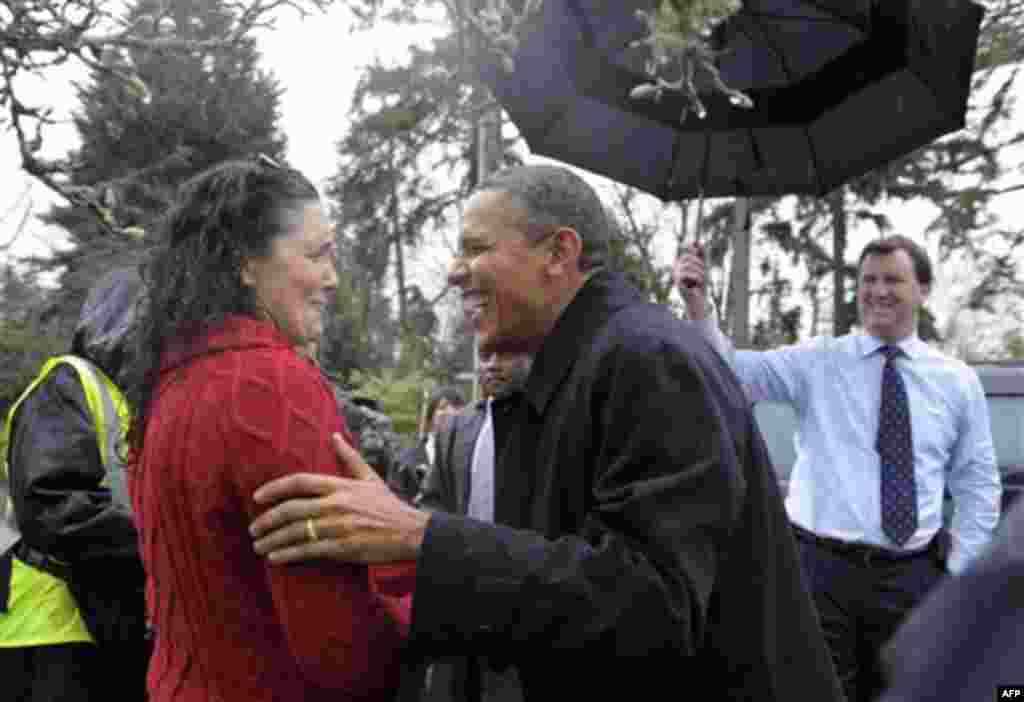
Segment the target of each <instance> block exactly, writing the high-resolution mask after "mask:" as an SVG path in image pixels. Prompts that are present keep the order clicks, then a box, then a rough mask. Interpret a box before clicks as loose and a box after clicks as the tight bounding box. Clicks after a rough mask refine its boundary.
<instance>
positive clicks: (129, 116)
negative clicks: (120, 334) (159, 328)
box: [44, 0, 285, 323]
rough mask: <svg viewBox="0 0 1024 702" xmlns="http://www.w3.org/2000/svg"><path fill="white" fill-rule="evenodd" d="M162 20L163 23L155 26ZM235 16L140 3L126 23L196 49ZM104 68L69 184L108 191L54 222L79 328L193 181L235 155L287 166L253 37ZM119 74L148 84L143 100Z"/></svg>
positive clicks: (181, 3)
mask: <svg viewBox="0 0 1024 702" xmlns="http://www.w3.org/2000/svg"><path fill="white" fill-rule="evenodd" d="M157 16H159V18H160V19H159V21H152V20H151V19H150V18H153V17H157ZM236 22H237V18H236V17H235V16H234V14H233V12H232V10H231V9H230V4H228V3H227V2H224V0H212V1H207V0H141V2H139V3H138V4H136V5H135V6H133V7H132V8H131V9H130V10H129V11H128V14H127V15H126V17H125V23H126V24H128V25H130V26H132V27H134V31H135V32H136V34H137V35H138V36H139V37H142V38H146V39H154V40H155V39H157V38H159V37H161V36H163V35H164V34H166V33H168V32H173V33H174V35H175V36H176V37H178V38H179V39H180V40H182V41H186V42H198V43H202V42H207V41H210V40H211V39H212V38H214V37H218V36H223V35H224V34H226V33H228V32H229V31H230V30H231V28H232V27H233V26H235V24H236ZM106 51H107V54H108V55H107V56H106V58H105V68H104V69H95V70H94V71H93V72H92V74H91V76H90V81H89V83H88V84H87V85H85V86H84V87H81V88H80V89H79V99H80V107H79V108H78V110H77V111H76V113H75V116H74V123H75V127H76V129H77V131H78V134H79V137H80V139H81V146H80V147H79V148H78V149H77V150H75V151H74V152H73V153H72V154H70V156H69V158H68V161H69V162H70V163H71V164H73V167H72V169H71V170H70V172H69V173H68V174H67V175H68V181H67V182H68V183H69V184H70V186H71V187H75V188H80V189H85V190H90V191H92V190H97V191H99V192H100V193H101V200H100V203H99V205H100V207H99V212H100V215H101V217H102V218H104V219H105V220H106V224H107V225H109V224H111V223H114V222H116V223H117V224H118V225H119V226H120V229H119V230H118V233H117V234H115V235H113V236H112V235H111V234H110V231H109V226H104V225H105V223H104V222H103V221H99V220H98V219H97V218H96V216H95V212H94V207H92V206H90V205H83V204H77V205H73V204H69V205H61V206H57V207H54V208H53V209H52V210H51V211H50V213H49V214H48V215H46V217H45V218H44V219H45V220H47V221H49V222H50V223H52V224H55V225H59V226H61V227H63V228H64V229H66V230H67V231H68V233H69V238H70V241H71V243H72V247H71V248H70V249H69V250H67V251H62V252H59V253H57V254H56V255H55V256H54V257H53V258H52V259H51V260H50V261H49V262H48V263H47V264H46V265H47V266H48V267H50V268H51V269H53V270H62V273H61V278H60V288H61V295H60V297H59V299H58V305H59V309H60V313H61V315H60V316H61V317H62V319H64V320H65V322H67V323H72V322H73V320H74V318H75V317H76V316H77V309H78V306H79V305H80V303H81V301H82V300H83V299H84V295H85V293H86V291H87V288H88V286H89V285H90V284H91V282H92V281H93V280H96V278H97V277H98V276H99V273H100V272H102V271H103V270H105V269H107V268H109V267H111V266H113V265H117V264H119V263H125V262H130V261H132V260H133V259H134V258H135V257H136V256H137V255H138V254H139V253H140V252H141V251H142V250H144V249H145V248H146V247H147V246H148V245H149V244H150V243H151V242H150V239H149V238H148V236H147V232H149V231H151V230H152V228H153V226H154V224H155V223H156V221H157V220H158V218H159V217H160V216H161V215H162V213H163V212H164V210H165V209H166V207H167V205H168V204H169V202H170V201H171V200H172V198H173V196H174V193H175V190H176V188H177V186H178V185H179V184H180V183H181V182H183V181H184V180H185V179H187V178H188V177H190V176H192V175H193V174H195V173H197V172H199V171H201V170H203V169H205V168H206V167H208V166H209V165H211V164H213V163H217V162H219V161H222V160H224V159H226V158H232V157H241V156H244V155H246V154H251V153H255V152H262V153H265V154H267V155H269V156H270V157H272V158H274V159H281V158H282V154H283V153H284V148H285V141H284V138H283V137H282V136H281V135H280V134H279V133H278V130H277V118H278V97H279V95H280V89H279V88H278V85H277V83H276V81H275V80H274V79H273V77H272V76H271V75H269V74H268V73H265V72H263V71H261V70H260V69H259V66H258V64H259V58H260V56H259V53H258V51H257V50H256V48H255V41H254V40H253V39H252V37H249V36H241V37H238V38H237V39H236V40H235V41H233V42H232V44H231V46H230V47H229V48H225V49H224V50H222V51H219V52H217V53H216V54H208V53H203V52H198V51H196V52H191V53H184V52H178V53H171V54H166V53H156V52H153V51H150V50H148V49H144V48H139V49H136V48H128V49H124V50H117V49H107V50H106ZM111 70H115V71H119V72H121V73H124V74H128V73H130V74H131V75H133V76H136V77H137V78H138V80H139V81H141V82H142V83H144V84H145V85H146V86H147V91H146V94H145V95H144V96H143V95H140V94H139V93H138V92H137V91H136V90H135V89H134V88H133V87H132V84H131V83H128V82H126V81H124V80H122V79H120V78H118V77H115V76H114V75H112V73H111Z"/></svg>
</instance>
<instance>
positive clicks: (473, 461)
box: [418, 351, 530, 702]
mask: <svg viewBox="0 0 1024 702" xmlns="http://www.w3.org/2000/svg"><path fill="white" fill-rule="evenodd" d="M478 370H479V379H480V389H481V393H482V395H483V397H484V399H482V400H480V401H479V402H477V403H476V404H475V405H474V406H473V407H472V408H470V409H468V410H466V411H463V412H461V413H460V414H457V415H453V416H452V417H451V419H450V420H449V422H448V426H447V427H446V428H445V429H444V430H443V431H442V433H441V434H439V435H438V438H437V445H436V453H435V461H434V467H433V470H431V471H430V473H428V475H427V478H426V480H425V481H424V487H423V492H422V493H421V495H420V499H419V502H418V504H419V506H420V507H422V508H423V509H428V510H443V511H445V512H451V513H452V514H462V515H466V514H468V515H469V516H471V517H473V518H476V519H483V520H485V521H494V511H493V501H494V490H493V486H494V482H495V481H494V469H495V465H494V463H495V462H494V456H495V455H499V454H500V453H501V447H502V445H503V443H504V441H505V439H506V438H507V437H508V434H509V431H510V429H511V427H509V422H511V421H513V419H514V416H515V410H516V403H518V402H520V401H521V400H522V396H523V395H522V391H523V384H524V383H525V382H526V377H527V375H529V372H530V356H529V354H525V353H500V352H490V351H481V352H480V354H479V365H478ZM488 424H489V426H488ZM488 441H490V443H491V446H490V448H489V449H488V447H486V446H484V445H483V444H484V443H485V442H488ZM481 493H489V494H481ZM488 505H490V506H491V509H490V513H488V509H487V508H488ZM477 689H479V690H480V696H479V699H482V700H483V701H484V702H515V701H516V700H520V699H522V694H521V691H520V690H519V686H518V681H517V680H516V679H515V674H514V672H513V671H512V670H511V669H508V668H506V669H505V670H503V671H494V670H490V669H489V668H488V666H487V663H486V661H485V660H483V659H480V658H477V657H466V658H461V659H459V660H456V661H454V662H451V663H439V664H436V665H434V666H432V667H431V669H430V672H429V674H428V676H427V684H426V694H425V699H426V700H427V701H428V702H442V701H445V702H446V701H448V700H459V701H462V700H474V699H478V698H477V696H476V693H475V690H477Z"/></svg>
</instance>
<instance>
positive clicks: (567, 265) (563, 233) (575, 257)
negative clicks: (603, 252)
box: [549, 227, 583, 275]
mask: <svg viewBox="0 0 1024 702" xmlns="http://www.w3.org/2000/svg"><path fill="white" fill-rule="evenodd" d="M551 239H552V245H551V260H550V263H549V270H550V271H551V272H552V273H554V274H562V275H564V274H565V273H566V272H567V271H578V270H579V262H580V256H582V255H583V238H582V237H581V236H580V235H579V232H577V231H576V230H575V229H573V228H572V227H562V228H561V229H559V230H558V231H556V232H555V233H554V235H552V237H551Z"/></svg>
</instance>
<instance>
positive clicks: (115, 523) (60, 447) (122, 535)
mask: <svg viewBox="0 0 1024 702" xmlns="http://www.w3.org/2000/svg"><path fill="white" fill-rule="evenodd" d="M10 466H11V496H12V499H13V501H14V509H15V514H16V515H17V518H18V527H19V529H20V530H21V533H22V536H23V538H24V539H25V540H26V542H27V543H29V544H30V545H32V546H33V547H35V548H37V549H39V550H41V551H43V552H45V553H48V554H50V555H52V556H54V557H55V558H58V559H60V560H62V561H65V562H68V563H72V564H75V563H84V562H88V561H91V560H95V559H100V558H102V559H109V558H118V559H127V560H126V562H128V560H130V561H135V562H138V561H139V550H138V535H137V533H136V530H135V526H134V524H133V522H132V517H131V512H130V510H129V509H128V507H127V506H126V505H121V504H118V503H117V502H116V501H115V500H114V498H113V496H112V494H111V492H110V489H109V488H107V487H104V486H103V485H102V482H103V479H104V477H105V476H106V471H105V470H104V468H103V461H102V459H101V458H100V450H99V441H98V438H97V436H96V425H95V423H94V422H93V418H92V416H91V414H90V413H89V409H88V405H87V404H86V400H85V391H84V390H83V388H82V385H81V382H80V381H79V379H78V375H77V373H75V371H74V370H73V369H72V368H71V367H69V366H67V365H61V366H58V367H57V368H56V369H55V370H54V371H53V372H52V373H51V374H50V375H49V376H48V377H47V378H46V379H45V380H44V381H43V382H42V383H41V384H40V385H39V386H38V387H37V388H36V389H35V391H33V392H32V394H30V395H29V396H28V397H27V398H26V399H25V401H24V402H23V403H22V404H21V406H20V408H19V409H18V412H17V414H16V416H15V418H14V425H13V427H12V434H11V446H10ZM140 573H141V570H140Z"/></svg>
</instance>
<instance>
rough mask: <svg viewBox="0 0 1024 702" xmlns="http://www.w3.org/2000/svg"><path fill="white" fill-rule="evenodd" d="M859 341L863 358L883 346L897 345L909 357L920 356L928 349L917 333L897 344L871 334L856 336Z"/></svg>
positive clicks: (858, 346) (858, 348)
mask: <svg viewBox="0 0 1024 702" xmlns="http://www.w3.org/2000/svg"><path fill="white" fill-rule="evenodd" d="M856 341H857V352H858V354H859V355H860V357H861V358H866V357H868V356H871V355H872V354H875V353H877V352H878V350H879V349H880V348H882V347H883V346H896V347H898V348H899V349H900V351H902V352H903V353H904V355H906V357H907V358H910V359H913V358H918V357H920V356H922V355H924V354H925V352H927V350H928V345H927V344H926V343H924V342H923V341H921V338H920V337H919V336H918V335H917V334H916V333H914V334H911V335H910V336H908V337H906V338H905V339H903V340H902V341H899V342H897V343H895V344H893V343H890V342H888V341H882V340H881V339H879V338H878V337H877V336H872V335H870V334H860V335H858V336H857V337H856Z"/></svg>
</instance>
